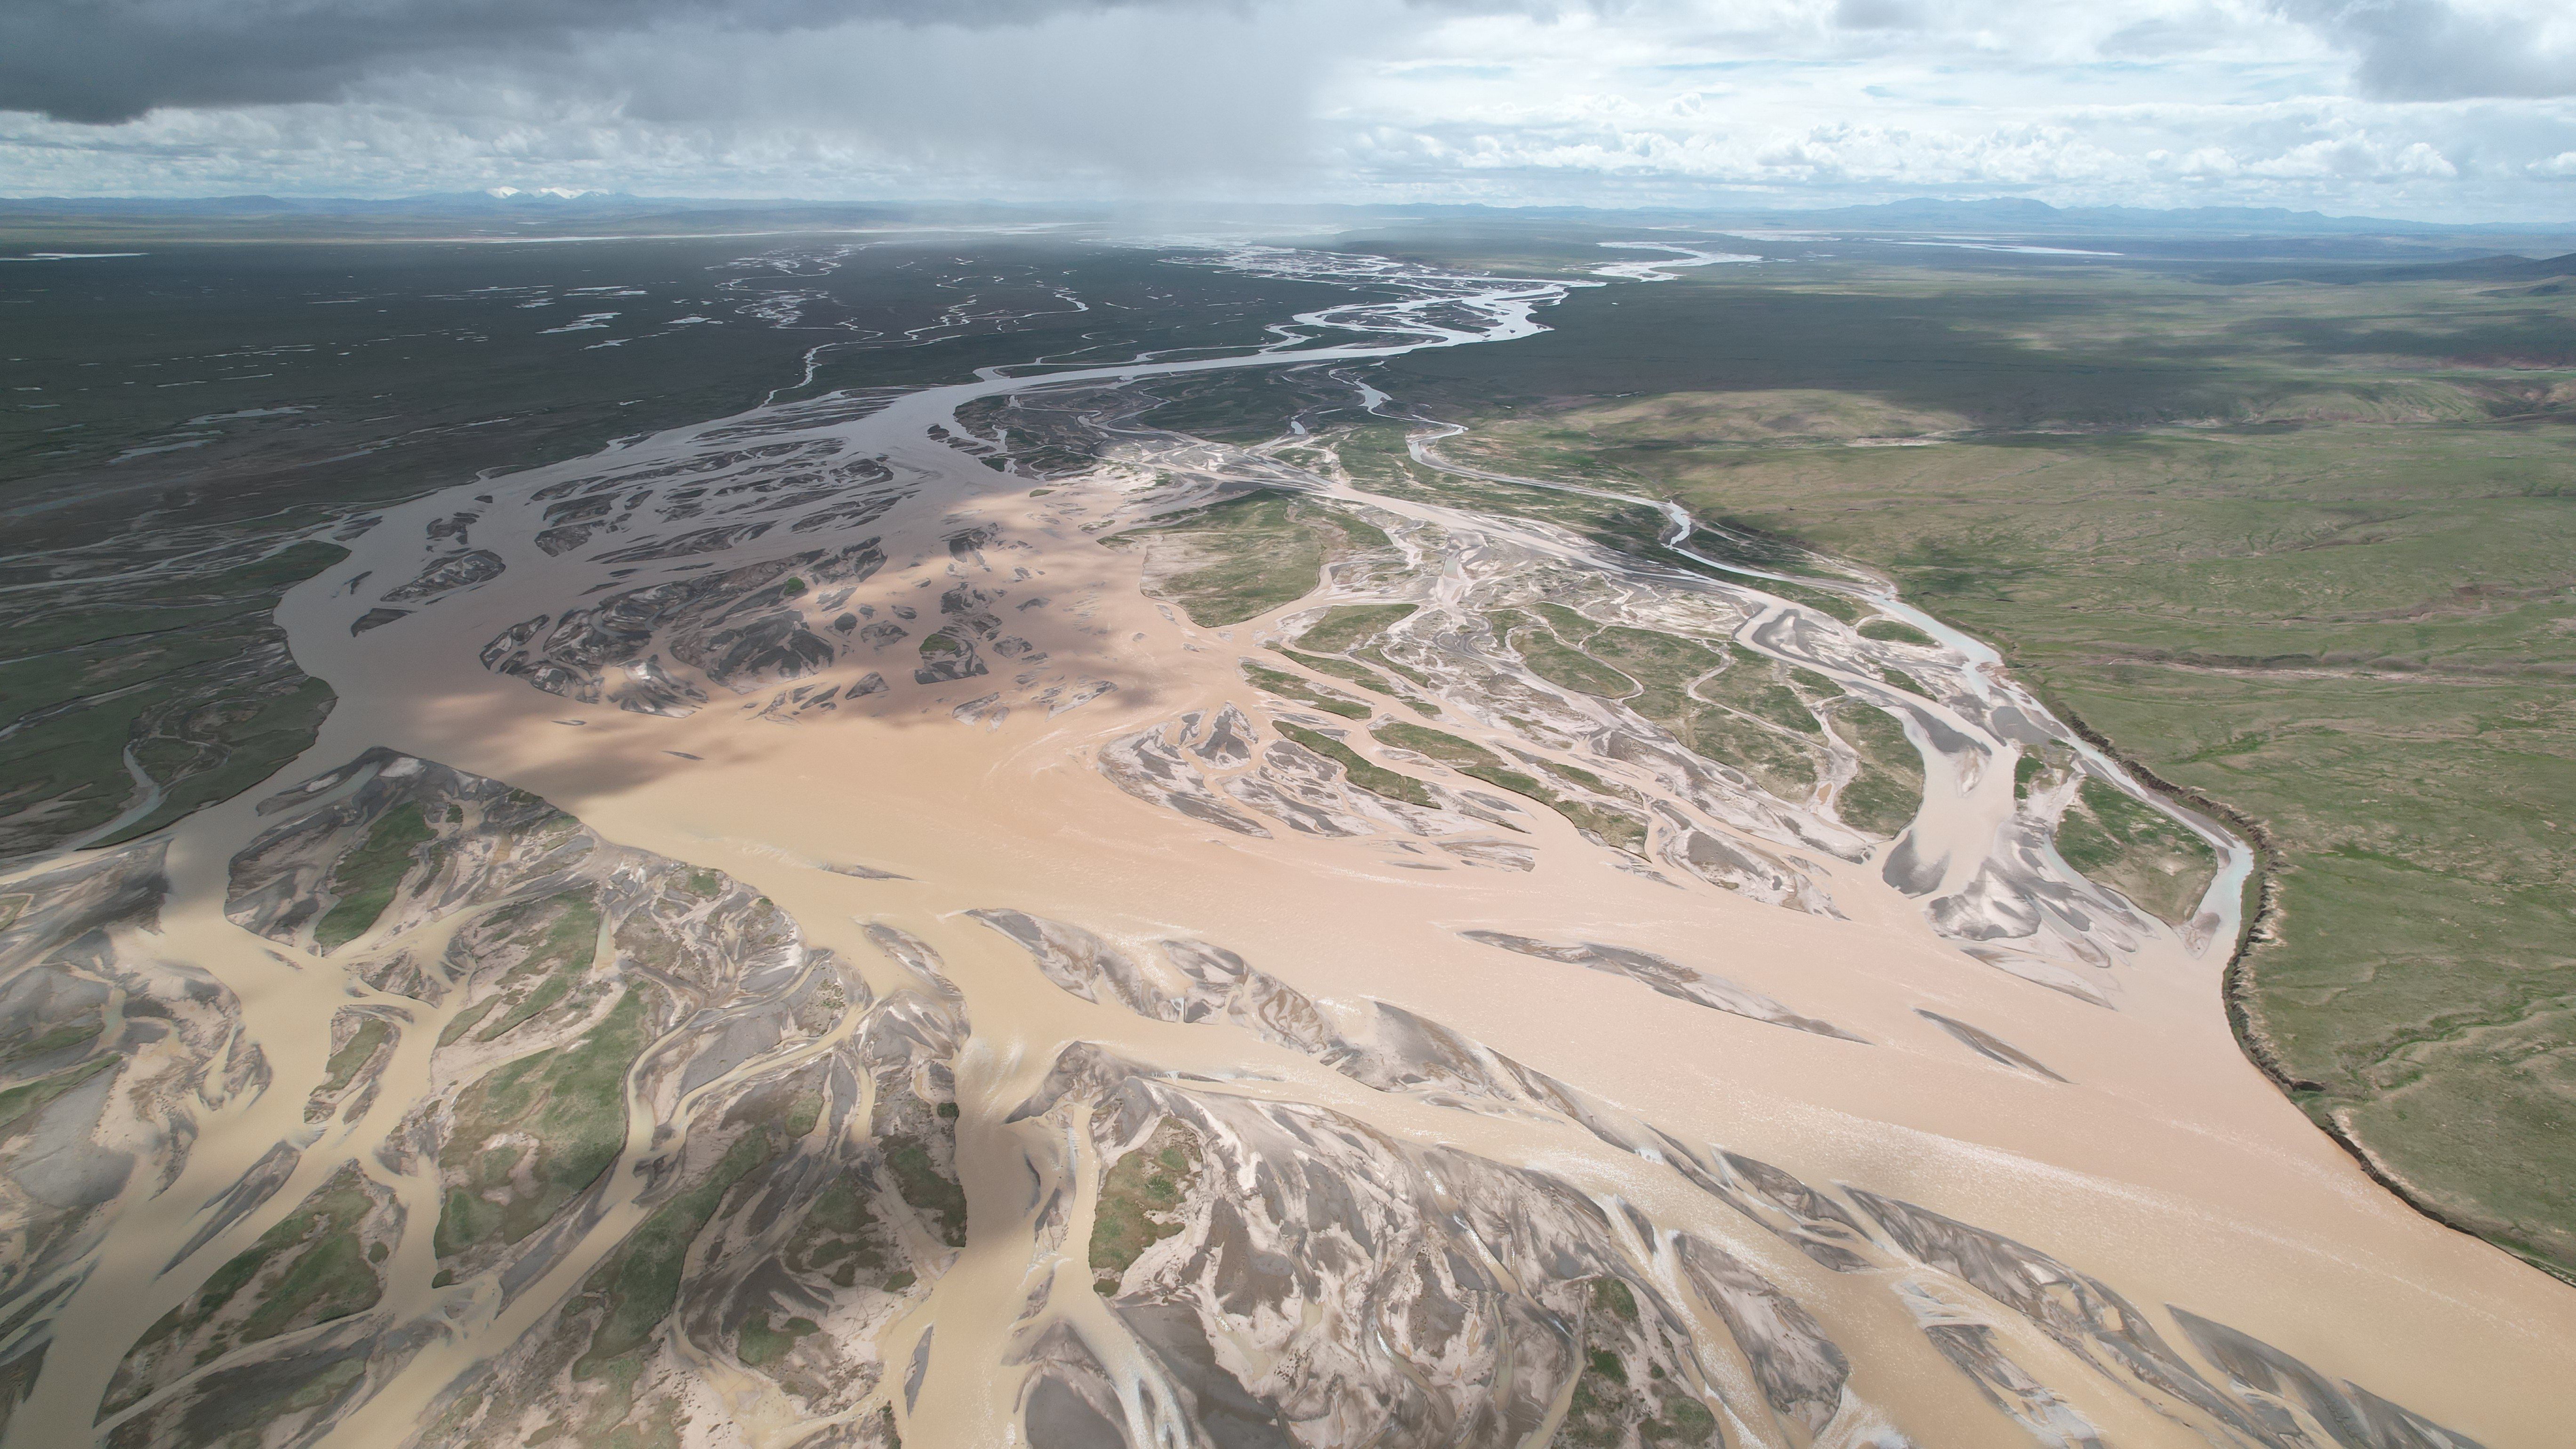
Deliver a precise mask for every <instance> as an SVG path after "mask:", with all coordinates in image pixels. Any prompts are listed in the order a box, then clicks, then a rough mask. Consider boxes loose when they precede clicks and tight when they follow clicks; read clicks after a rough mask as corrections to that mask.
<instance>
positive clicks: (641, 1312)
mask: <svg viewBox="0 0 2576 1449" xmlns="http://www.w3.org/2000/svg"><path fill="white" fill-rule="evenodd" d="M777 1153H778V1144H777V1143H776V1142H775V1141H774V1140H773V1139H772V1138H771V1137H770V1135H769V1134H768V1133H767V1132H747V1133H745V1134H743V1135H742V1136H741V1137H739V1138H737V1139H735V1141H734V1144H733V1145H732V1146H731V1147H729V1148H727V1149H725V1155H724V1156H723V1157H722V1158H721V1159H719V1160H718V1161H717V1163H716V1165H715V1167H714V1168H713V1170H711V1171H709V1172H708V1173H707V1174H706V1175H705V1176H704V1177H701V1178H699V1179H698V1180H697V1181H695V1182H693V1183H690V1184H689V1185H688V1186H687V1187H685V1188H683V1189H682V1190H681V1191H680V1192H679V1193H677V1194H676V1195H674V1196H673V1197H672V1198H671V1199H670V1200H669V1201H668V1202H665V1203H663V1204H662V1205H661V1206H660V1207H658V1208H655V1209H654V1210H653V1212H652V1215H651V1216H649V1217H647V1218H645V1219H644V1221H643V1222H642V1223H640V1224H638V1225H637V1227H636V1229H635V1231H634V1232H633V1233H631V1234H629V1235H628V1236H627V1239H626V1241H625V1242H623V1243H621V1244H619V1245H618V1248H617V1251H616V1253H615V1254H614V1255H612V1257H611V1258H610V1259H609V1261H607V1262H604V1263H602V1264H600V1265H599V1266H598V1267H597V1268H594V1269H592V1270H591V1274H590V1278H589V1281H587V1282H585V1283H584V1284H583V1285H582V1291H583V1292H584V1294H586V1295H588V1296H590V1297H593V1298H595V1299H597V1300H599V1301H601V1302H602V1303H603V1304H604V1306H605V1308H606V1310H607V1311H606V1315H605V1316H604V1317H603V1318H602V1319H601V1321H600V1325H599V1330H598V1332H596V1333H595V1334H593V1335H592V1336H591V1340H590V1348H589V1349H588V1351H586V1352H585V1353H583V1354H582V1356H581V1358H580V1359H579V1360H577V1361H576V1362H575V1363H574V1364H573V1368H572V1374H573V1377H574V1378H575V1379H587V1378H590V1377H592V1376H593V1375H594V1374H596V1373H597V1372H598V1371H599V1366H600V1365H601V1364H602V1363H603V1362H605V1361H607V1360H609V1359H614V1358H617V1357H620V1356H622V1355H624V1354H626V1353H628V1352H630V1351H632V1350H634V1349H637V1348H641V1347H642V1346H643V1345H644V1343H645V1341H646V1340H648V1339H650V1338H651V1337H652V1335H653V1330H654V1329H656V1328H658V1327H660V1326H661V1323H662V1320H663V1319H665V1318H667V1317H669V1316H670V1314H671V1305H672V1304H673V1303H675V1302H677V1301H678V1300H679V1296H680V1273H681V1270H682V1269H683V1268H685V1267H686V1266H687V1265H688V1257H689V1245H690V1244H691V1243H694V1242H696V1241H697V1240H698V1234H699V1233H701V1232H703V1231H705V1229H706V1226H707V1220H708V1219H710V1218H712V1217H714V1216H715V1213H716V1208H717V1207H718V1206H719V1205H721V1204H722V1203H723V1202H724V1195H725V1194H726V1193H727V1192H730V1191H732V1189H733V1185H734V1184H735V1183H737V1182H740V1181H741V1180H742V1179H743V1177H744V1175H745V1174H747V1173H750V1172H751V1171H752V1170H753V1169H755V1168H758V1167H759V1166H761V1165H762V1164H763V1163H765V1162H767V1161H769V1159H770V1158H772V1157H774V1156H776V1155H777Z"/></svg>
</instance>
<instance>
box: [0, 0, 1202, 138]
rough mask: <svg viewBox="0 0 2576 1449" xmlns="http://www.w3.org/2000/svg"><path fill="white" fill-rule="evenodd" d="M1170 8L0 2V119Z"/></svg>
mask: <svg viewBox="0 0 2576 1449" xmlns="http://www.w3.org/2000/svg"><path fill="white" fill-rule="evenodd" d="M1155 3H1163V0H0V110H17V111H36V112H40V113H42V114H44V115H47V116H50V117H53V118H54V119H56V120H65V121H77V122H83V123H89V124H105V123H110V122H116V121H126V120H131V119H133V118H134V117H136V116H139V115H141V114H143V113H144V112H146V111H149V110H152V109H153V108H155V107H158V106H241V105H262V104H274V103H278V102H290V101H327V100H333V99H337V98H338V97H339V96H341V95H342V94H343V93H344V91H345V90H346V88H347V87H348V86H349V85H350V84H351V83H353V82H356V81H358V80H361V79H363V78H366V77H368V76H371V75H381V74H385V73H389V72H400V71H408V70H420V69H438V68H444V67H448V66H455V65H472V64H477V63H486V62H490V61H492V60H494V59H495V58H498V57H504V56H515V57H520V58H525V57H527V56H528V55H529V54H530V53H531V52H551V51H561V50H564V49H568V48H570V47H572V46H574V45H576V44H577V43H579V42H581V41H583V40H585V39H591V38H597V37H602V36H610V35H617V34H625V33H633V32H639V31H646V30H652V29H656V28H659V27H664V26H683V27H700V28H716V29H725V30H742V31H753V32H761V31H766V32H771V33H775V32H780V31H791V30H803V29H815V28H821V27H826V26H834V25H840V24H845V23H848V22H852V21H868V20H878V21H894V22H899V23H905V24H923V23H939V24H945V25H962V26H992V25H1007V24H1016V23H1026V22H1031V21H1036V20H1041V19H1045V18H1049V17H1052V16H1058V15H1063V14H1066V13H1068V12H1086V11H1088V12H1096V11H1101V10H1107V9H1113V8H1124V7H1127V6H1131V5H1138V4H1155Z"/></svg>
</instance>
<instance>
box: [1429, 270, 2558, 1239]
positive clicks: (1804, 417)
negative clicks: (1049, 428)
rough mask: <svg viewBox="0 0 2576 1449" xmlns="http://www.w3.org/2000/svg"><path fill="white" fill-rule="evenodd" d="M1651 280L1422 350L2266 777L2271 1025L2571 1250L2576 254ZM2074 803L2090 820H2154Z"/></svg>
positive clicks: (2246, 982)
mask: <svg viewBox="0 0 2576 1449" xmlns="http://www.w3.org/2000/svg"><path fill="white" fill-rule="evenodd" d="M1640 290H1641V289H1636V288H1625V289H1615V292H1616V293H1617V294H1623V295H1611V294H1604V293H1597V292H1596V293H1586V294H1578V295H1577V296H1576V297H1575V298H1573V299H1572V300H1570V301H1569V302H1568V303H1566V304H1565V305H1563V306H1561V307H1558V308H1556V309H1554V310H1553V312H1552V313H1551V314H1549V317H1548V320H1549V321H1550V323H1551V325H1552V326H1554V327H1555V328H1556V329H1557V331H1555V332H1554V333H1552V334H1551V335H1549V336H1545V337H1540V338H1536V339H1532V340H1530V341H1528V342H1525V343H1515V344H1513V345H1512V346H1511V347H1508V348H1479V349H1458V350H1454V351H1450V352H1444V353H1438V354H1425V355H1422V356H1419V357H1416V358H1408V359H1406V360H1404V361H1402V362H1400V363H1397V364H1395V365H1394V366H1392V367H1391V368H1390V369H1388V370H1389V371H1390V372H1392V373H1394V374H1395V375H1396V376H1395V382H1394V385H1392V386H1391V387H1390V390H1391V391H1394V392H1396V393H1397V394H1398V395H1399V396H1402V397H1407V398H1411V399H1426V398H1427V399H1429V400H1431V401H1432V402H1433V404H1434V406H1435V407H1436V408H1437V409H1438V410H1439V411H1441V412H1442V413H1444V414H1446V415H1449V416H1453V417H1457V418H1459V419H1461V420H1463V421H1469V422H1471V423H1473V424H1474V425H1475V431H1474V432H1472V433H1471V434H1469V435H1468V436H1465V437H1461V438H1458V439H1455V440H1453V441H1452V442H1451V443H1450V444H1448V445H1447V447H1448V451H1449V452H1450V453H1451V454H1452V455H1453V456H1460V457H1466V458H1477V459H1481V460H1483V461H1486V462H1488V463H1490V464H1493V465H1496V466H1498V467H1501V468H1503V469H1505V470H1507V471H1514V472H1519V473H1523V474H1528V475H1532V476H1541V477H1559V478H1569V479H1595V480H1600V481H1602V482H1605V483H1611V484H1615V485H1623V486H1624V487H1625V488H1626V489H1627V490H1628V491H1632V492H1641V493H1646V494H1652V495H1658V496H1664V497H1671V498H1675V499H1679V500H1681V501H1683V502H1685V503H1687V504H1688V505H1689V506H1691V507H1692V509H1693V510H1694V512H1695V513H1696V514H1697V515H1698V516H1699V517H1700V518H1702V519H1703V520H1707V521H1723V522H1727V523H1730V524H1734V525H1738V526H1741V527H1743V528H1745V529H1748V530H1751V531H1753V532H1754V533H1755V535H1756V536H1758V537H1762V538H1768V539H1773V540H1779V541H1784V542H1789V543H1804V544H1808V545H1812V546H1813V547H1815V548H1817V549H1821V550H1824V551H1826V552H1828V553H1831V554H1834V555H1837V556H1840V557H1843V558H1848V559H1852V560H1856V561H1859V562H1862V563H1864V564H1867V565H1869V566H1872V567H1875V568H1877V569H1879V570H1882V571H1884V572H1885V573H1887V574H1888V575H1889V576H1890V577H1892V578H1893V579H1895V580H1896V581H1897V583H1898V584H1899V585H1900V586H1901V588H1902V589H1903V591H1904V592H1905V594H1906V595H1907V596H1908V597H1909V598H1911V599H1912V600H1914V601H1915V602H1917V603H1919V604H1921V605H1923V606H1924V607H1926V608H1928V609H1930V610H1932V611H1933V612H1935V613H1937V614H1940V615H1942V616H1943V617H1945V618H1947V619H1949V620H1950V621H1952V622H1955V623H1957V624H1958V625H1960V626H1961V627H1963V628H1965V629H1967V630H1969V631H1970V632H1972V633H1974V634H1976V635H1978V636H1980V637H1982V638H1985V639H1987V640H1989V641H1992V642H1993V643H1995V644H1996V645H1997V646H1998V647H1999V648H2001V649H2002V650H2003V652H2004V654H2005V656H2006V657H2007V659H2008V660H2009V661H2010V662H2011V664H2012V665H2013V666H2014V667H2015V668H2016V669H2017V670H2018V671H2020V672H2021V673H2022V675H2023V676H2024V677H2025V678H2027V679H2028V680H2030V681H2031V682H2032V683H2034V684H2036V685H2037V686H2038V687H2039V688H2041V689H2042V690H2043V691H2044V692H2045V693H2046V694H2047V695H2048V696H2049V697H2050V699H2051V700H2052V702H2054V703H2055V704H2056V705H2058V706H2059V707H2061V708H2063V709H2064V710H2066V711H2067V712H2068V713H2070V714H2071V715H2073V716H2075V717H2076V718H2077V719H2079V720H2080V721H2082V722H2083V723H2084V724H2085V725H2086V726H2087V727H2089V728H2091V729H2093V730H2095V731H2097V732H2098V733H2099V734H2100V735H2101V736H2103V737H2104V738H2106V739H2107V740H2109V741H2110V742H2111V744H2112V745H2114V746H2115V747H2116V748H2117V749H2119V750H2120V751H2122V752H2123V753H2125V754H2126V755H2127V756H2129V757H2131V758H2133V759H2135V760H2137V761H2139V762H2140V763H2142V764H2143V765H2144V766H2146V767H2147V768H2148V769H2149V770H2152V771H2153V772H2154V773H2155V774H2157V775H2158V776H2161V777H2163V778H2164V779H2166V780H2169V781H2172V782H2174V783H2175V784H2177V785H2180V786H2182V787H2185V788H2187V789H2189V790H2192V791H2197V792H2200V793H2201V794H2203V795H2205V796H2206V797H2207V798H2209V799H2211V800H2213V801H2216V802H2218V803H2219V804H2221V805H2222V806H2224V807H2225V808H2227V809H2229V810H2232V811H2234V812H2236V813H2238V814H2239V815H2240V816H2241V817H2242V818H2243V819H2245V820H2246V821H2248V822H2249V823H2250V824H2251V825H2252V826H2253V827H2254V828H2258V829H2259V830H2260V831H2261V832H2262V834H2263V837H2264V839H2265V841H2266V844H2267V851H2266V864H2267V867H2268V869H2267V874H2268V877H2269V891H2270V895H2271V899H2272V903H2273V909H2272V911H2271V912H2270V913H2269V914H2268V915H2267V916H2266V917H2265V919H2264V921H2263V923H2262V925H2261V927H2260V929H2259V932H2258V934H2257V939H2256V940H2255V941H2254V942H2253V943H2252V944H2251V946H2250V948H2249V950H2248V952H2247V954H2246V955H2245V957H2244V958H2243V960H2242V962H2241V963H2240V966H2239V969H2238V971H2237V973H2236V974H2235V977H2234V979H2233V989H2232V996H2233V998H2234V999H2233V1001H2232V1003H2231V1005H2232V1007H2233V1009H2234V1010H2235V1012H2236V1013H2237V1015H2238V1018H2239V1024H2240V1029H2241V1032H2242V1034H2243V1035H2244V1036H2245V1037H2246V1039H2247V1042H2248V1046H2249V1050H2250V1051H2252V1052H2253V1053H2254V1055H2255V1056H2256V1057H2257V1059H2258V1060H2260V1061H2263V1062H2264V1063H2265V1064H2266V1066H2267V1067H2268V1068H2269V1069H2270V1070H2272V1071H2273V1072H2274V1073H2275V1075H2276V1077H2278V1078H2279V1079H2280V1080H2281V1081H2282V1082H2283V1083H2284V1085H2285V1087H2286V1088H2287V1089H2288V1090H2289V1091H2290V1093H2291V1095H2292V1096H2293V1098H2294V1099H2295V1100H2296V1101H2298V1103H2299V1104H2300V1105H2301V1106H2302V1107H2303V1108H2305V1109H2306V1110H2307V1111H2308V1112H2309V1113H2310V1114H2311V1115H2312V1116H2313V1117H2315V1119H2316V1120H2317V1121H2318V1122H2319V1123H2320V1124H2321V1125H2325V1126H2327V1127H2329V1128H2330V1129H2332V1130H2334V1131H2336V1132H2337V1133H2339V1134H2340V1135H2342V1136H2343V1137H2344V1138H2345V1140H2346V1141H2347V1142H2348V1143H2349V1144H2351V1145H2354V1146H2356V1147H2357V1149H2358V1150H2359V1151H2361V1152H2362V1153H2363V1154H2364V1155H2365V1158H2366V1160H2369V1161H2371V1162H2372V1163H2373V1164H2374V1165H2375V1167H2376V1168H2377V1170H2379V1171H2380V1172H2381V1173H2382V1174H2384V1175H2385V1176H2386V1177H2387V1178H2388V1179H2390V1180H2392V1181H2393V1182H2395V1183H2396V1184H2397V1185H2398V1186H2399V1187H2400V1188H2401V1190H2403V1191H2405V1192H2406V1193H2407V1194H2408V1195H2409V1196H2410V1197H2412V1198H2413V1199H2414V1200H2415V1201H2416V1202H2417V1203H2418V1204H2419V1205H2421V1206H2424V1207H2426V1208H2427V1209H2429V1210H2431V1211H2433V1212H2435V1213H2437V1214H2438V1215H2440V1216H2443V1217H2444V1218H2446V1219H2447V1220H2449V1221H2451V1222H2453V1223H2455V1224H2457V1225H2460V1226H2463V1227H2466V1228H2468V1229H2470V1230H2472V1231H2476V1232H2478V1233H2481V1234H2483V1235H2485V1236H2487V1237H2488V1238H2490V1239H2491V1240H2493V1241H2495V1242H2497V1243H2499V1244H2501V1245H2503V1246H2505V1247H2506V1248H2509V1249H2511V1250H2513V1251H2515V1252H2517V1253H2520V1254H2522V1255H2523V1256H2525V1257H2526V1258H2528V1259H2530V1260H2532V1261H2534V1262H2536V1263H2540V1264H2542V1265H2545V1266H2548V1267H2550V1268H2552V1269H2553V1270H2554V1271H2558V1272H2561V1273H2563V1274H2571V1275H2576V947H2571V945H2570V939H2571V931H2570V927H2571V924H2576V293H2571V292H2569V291H2567V290H2566V289H2563V288H2560V289H2555V290H2553V289H2551V288H2550V287H2548V286H2545V285H2543V286H2525V285H2508V286H2498V285H2494V284H2492V283H2488V282H2474V281H2442V280H2438V279H2434V280H2423V279H2411V280H2392V279H2382V278H2376V277H2374V276H2373V275H2372V274H2370V273H2368V272H2366V271H2363V270H2360V269H2352V270H2351V271H2349V272H2348V274H2347V275H2346V276H2345V277H2344V278H2343V279H2342V280H2340V281H2319V280H2300V279H2295V278H2289V277H2275V278H2273V279H2270V280H2264V279H2261V278H2258V277H2252V276H2249V275H2248V274H2247V273H2246V272H2245V271H2244V270H2243V269H2238V270H2237V271H2236V272H2231V273H2229V274H2227V275H2225V276H2223V277H2212V278H2208V279H2200V278H2195V277H2194V276H2192V275H2189V274H2186V273H2184V272H2182V271H2180V270H2166V271H2162V272H2159V271H2154V270H2148V269H2119V268H2112V267H2102V266H2093V267H2083V268H2069V267H2063V266H2048V267H2034V268H2027V269H2019V270H2016V269H2012V268H2009V267H2006V266H2003V265H2001V264H1993V263H1988V262H1984V261H1982V260H1981V261H1980V262H1979V263H1978V264H1977V265H1975V266H1964V265H1963V266H1962V267H1960V268H1957V269H1932V268H1915V269H1900V268H1893V267H1881V266H1868V265H1841V264H1831V263H1809V264H1785V265H1776V266H1774V265H1766V266H1764V267H1761V268H1737V269H1732V270H1728V269H1717V268H1713V269H1709V270H1708V271H1703V272H1699V273H1694V274H1689V275H1688V276H1687V277H1686V279H1685V280H1682V281H1679V282H1673V283H1665V284H1660V285H1658V286H1657V287H1656V289H1655V290H1654V292H1653V293H1652V294H1651V300H1652V302H1653V303H1654V305H1653V306H1652V307H1651V308H1649V307H1644V306H1635V305H1626V306H1621V305H1614V304H1615V303H1619V302H1623V301H1631V300H1633V299H1636V298H1637V297H1639V295H1640ZM1381 385H1386V384H1381ZM2079 814H2080V815H2083V816H2085V817H2086V818H2085V819H2082V820H2079V822H2078V825H2077V827H2076V829H2075V832H2074V840H2073V844H2074V847H2075V850H2076V853H2077V854H2079V855H2080V854H2083V853H2084V852H2085V850H2086V848H2087V841H2088V839H2089V838H2088V837H2085V836H2084V834H2083V831H2084V830H2085V829H2087V828H2092V829H2095V830H2096V833H2100V831H2101V827H2103V826H2104V825H2105V824H2109V825H2110V826H2111V827H2112V828H2113V829H2114V830H2115V831H2116V830H2118V829H2121V828H2125V827H2122V826H2120V825H2119V823H2118V822H2108V821H2106V819H2105V818H2103V817H2101V812H2100V811H2098V810H2093V809H2090V808H2089V806H2088V807H2087V808H2085V809H2081V810H2079ZM2132 823H2134V822H2132ZM2092 843H2093V844H2102V843H2103V842H2092ZM2117 883H2119V884H2122V885H2124V886H2125V887H2126V888H2129V889H2131V890H2132V892H2133V894H2136V895H2138V896H2140V897H2141V899H2142V903H2143V904H2146V905H2148V906H2149V907H2150V908H2151V909H2156V910H2158V911H2159V912H2161V913H2167V914H2171V913H2173V912H2174V911H2175V910H2176V903H2175V901H2173V900H2170V899H2158V898H2154V897H2156V894H2157V893H2156V889H2155V886H2154V882H2153V881H2151V880H2144V879H2141V880H2135V881H2121V882H2117Z"/></svg>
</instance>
